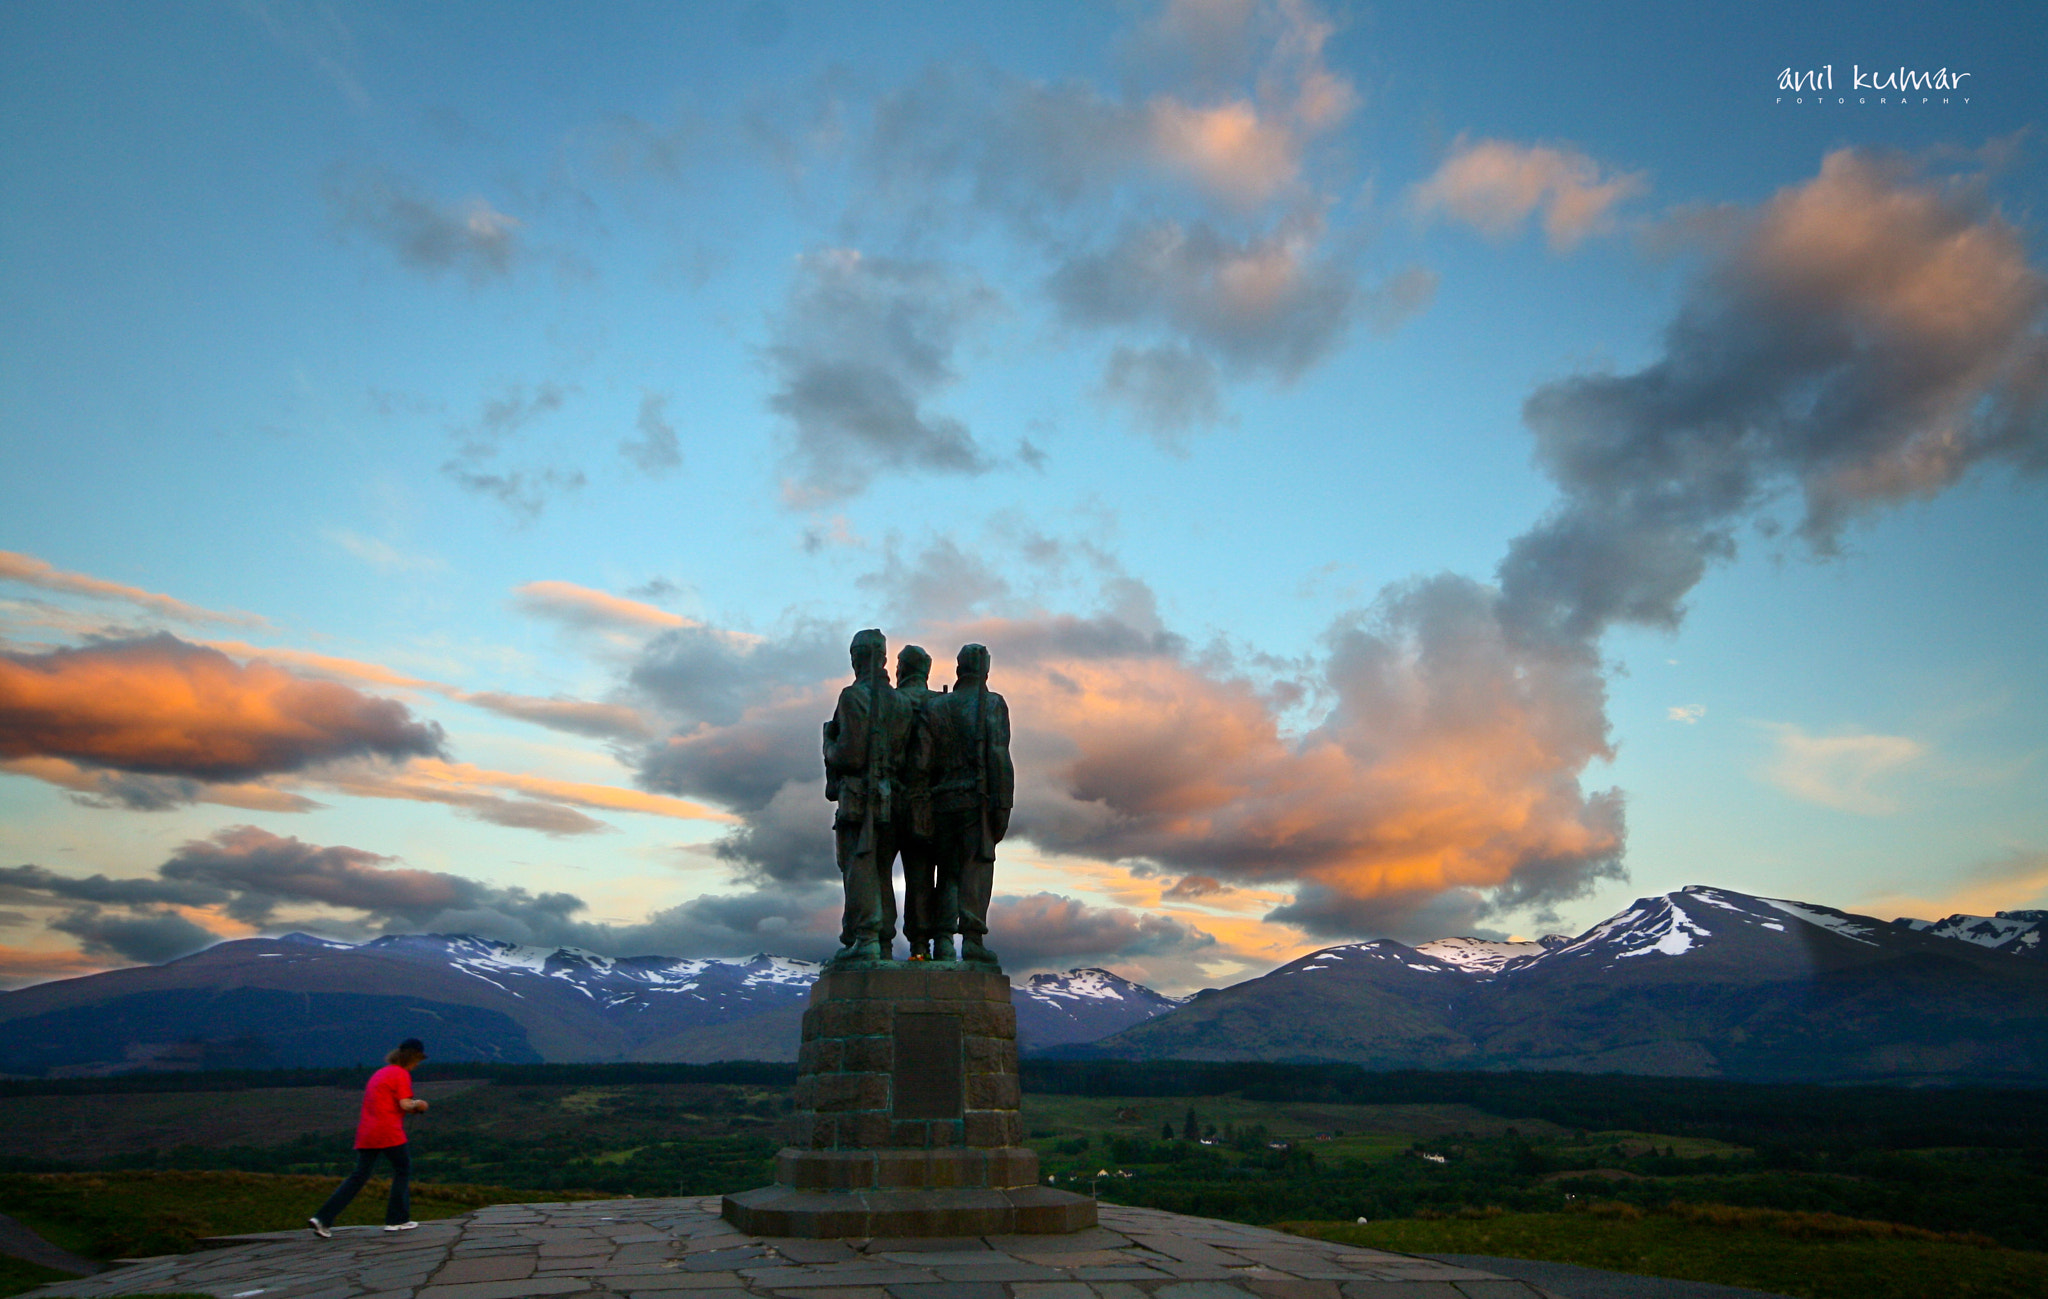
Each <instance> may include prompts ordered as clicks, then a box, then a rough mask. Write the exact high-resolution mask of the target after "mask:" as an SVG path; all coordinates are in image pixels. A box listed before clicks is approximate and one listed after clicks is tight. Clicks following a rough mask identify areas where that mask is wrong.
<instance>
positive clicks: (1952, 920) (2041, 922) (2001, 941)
mask: <svg viewBox="0 0 2048 1299" xmlns="http://www.w3.org/2000/svg"><path fill="white" fill-rule="evenodd" d="M1892 923H1893V924H1895V925H1897V926H1899V927H1900V928H1902V929H1911V930H1914V931H1915V932H1918V933H1922V934H1929V935H1932V936H1933V937H1935V938H1954V939H1958V940H1960V941H1962V942H1965V943H1975V944H1977V945H1978V946H1979V947H1989V948H1992V949H1993V950H1995V951H2001V952H2012V953H2015V954H2017V955H2023V956H2040V955H2044V954H2048V948H2044V947H2043V946H2042V943H2043V938H2044V935H2048V911H2000V912H1998V913H1997V914H1995V915H1989V916H1971V915H1963V914H1961V913H1958V914H1956V915H1952V916H1949V917H1948V918H1947V919H1945V920H1915V919H1912V918H1911V917H1909V916H1901V917H1899V918H1898V919H1897V920H1894V921H1892Z"/></svg>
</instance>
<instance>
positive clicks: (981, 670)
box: [953, 645, 988, 677]
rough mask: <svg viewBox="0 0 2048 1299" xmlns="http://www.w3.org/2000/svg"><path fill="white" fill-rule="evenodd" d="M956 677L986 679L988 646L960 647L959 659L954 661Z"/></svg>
mask: <svg viewBox="0 0 2048 1299" xmlns="http://www.w3.org/2000/svg"><path fill="white" fill-rule="evenodd" d="M953 671H954V674H955V675H956V676H963V677H986V676H987V675H988V646H986V645H962V646H961V647H960V657H959V658H958V659H956V660H955V661H954V666H953Z"/></svg>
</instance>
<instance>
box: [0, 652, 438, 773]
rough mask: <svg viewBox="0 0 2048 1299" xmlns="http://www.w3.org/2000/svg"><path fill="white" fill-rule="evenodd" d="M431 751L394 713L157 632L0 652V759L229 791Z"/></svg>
mask: <svg viewBox="0 0 2048 1299" xmlns="http://www.w3.org/2000/svg"><path fill="white" fill-rule="evenodd" d="M440 751H441V732H440V728H439V727H437V726H434V725H432V724H431V723H422V722H419V721H417V720H415V719H414V718H413V716H412V714H411V712H410V711H408V710H407V709H406V707H405V706H404V705H403V704H400V703H397V702H395V701H393V700H389V699H379V698H377V697H375V696H372V695H365V694H362V693H359V692H358V691H355V690H352V689H350V688H348V687H347V686H343V685H338V684H336V683H334V682H329V681H309V680H306V679H305V678H303V677H298V676H294V675H292V674H291V673H289V672H286V671H284V670H283V669H282V668H278V667H275V666H273V665H271V664H269V663H265V662H262V661H255V662H251V663H248V664H237V663H236V662H234V660H232V659H230V658H229V657H228V656H227V655H225V654H223V653H221V652H220V651H219V650H215V649H209V648H207V647H205V646H201V645H194V644H191V643H189V642H186V641H182V640H179V639H178V638H177V637H175V636H171V635H169V634H167V633H164V634H159V635H156V636H150V637H145V638H142V639H137V640H127V641H106V642H101V643H98V644H92V645H86V646H82V647H79V648H75V649H56V650H50V651H47V652H44V653H13V654H0V757H4V758H38V757H46V758H61V759H65V760H67V761H70V762H76V763H86V764H90V765H93V766H99V767H107V768H112V769H114V770H117V771H130V772H137V773H140V774H143V775H158V776H174V777H186V778H190V779H193V780H203V781H220V782H230V783H232V782H239V781H247V780H251V779H254V778H256V777H260V776H265V775H271V774H275V773H279V772H289V771H297V770H300V769H302V768H304V767H306V766H308V765H310V764H313V763H318V762H327V761H332V760H335V759H339V758H349V757H366V756H375V757H381V758H389V759H405V758H409V757H416V756H422V755H429V754H438V753H439V752H440Z"/></svg>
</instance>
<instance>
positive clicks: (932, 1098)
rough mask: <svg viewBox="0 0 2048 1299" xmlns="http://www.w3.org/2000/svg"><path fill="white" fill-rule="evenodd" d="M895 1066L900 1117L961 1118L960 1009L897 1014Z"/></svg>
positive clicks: (892, 1113)
mask: <svg viewBox="0 0 2048 1299" xmlns="http://www.w3.org/2000/svg"><path fill="white" fill-rule="evenodd" d="M895 1063H896V1067H895V1069H894V1070H893V1071H892V1074H891V1078H890V1082H891V1089H890V1090H891V1093H892V1095H893V1098H894V1102H893V1104H892V1106H891V1110H890V1116H891V1117H892V1118H898V1119H957V1118H959V1117H960V1112H961V1099H962V1092H963V1090H964V1089H963V1087H962V1086H961V1068H960V1017H959V1016H958V1015H916V1014H911V1015H906V1014H902V1013H900V1012H899V1013H898V1014H897V1015H896V1062H895Z"/></svg>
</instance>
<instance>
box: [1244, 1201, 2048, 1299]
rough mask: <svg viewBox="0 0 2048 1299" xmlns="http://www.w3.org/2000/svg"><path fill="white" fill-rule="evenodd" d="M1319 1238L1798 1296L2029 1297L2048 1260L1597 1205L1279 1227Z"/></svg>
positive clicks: (1755, 1215) (1761, 1219)
mask: <svg viewBox="0 0 2048 1299" xmlns="http://www.w3.org/2000/svg"><path fill="white" fill-rule="evenodd" d="M1283 1225H1284V1226H1285V1227H1286V1229H1287V1230H1289V1231H1293V1232H1295V1233H1297V1234H1299V1235H1304V1236H1314V1237H1316V1238H1317V1239H1320V1240H1332V1241H1339V1242H1341V1243H1343V1244H1347V1245H1365V1246H1368V1247H1370V1248H1373V1249H1391V1250H1397V1251H1400V1252H1402V1253H1407V1254H1478V1255H1488V1256H1493V1257H1497V1258H1533V1259H1543V1260H1546V1261H1548V1262H1553V1263H1576V1264H1578V1265H1579V1266H1581V1267H1597V1268H1603V1269H1606V1270H1608V1271H1613V1272H1629V1273H1634V1274H1636V1275H1639V1276H1661V1277H1676V1278H1679V1279H1681V1280H1688V1281H1711V1282H1714V1283H1716V1284H1719V1285H1736V1286H1747V1287H1749V1288H1751V1289H1757V1290H1766V1291H1770V1292H1771V1293H1774V1294H1783V1295H1792V1296H1796V1299H1927V1296H1929V1295H1941V1296H1944V1299H2034V1297H2035V1296H2038V1295H2039V1294H2040V1293H2041V1286H2042V1278H2043V1277H2044V1276H2048V1254H2042V1253H2035V1252H2032V1251H2023V1250H2015V1249H2001V1248H1999V1247H1998V1246H1996V1245H1994V1244H1992V1243H1991V1242H1990V1241H1989V1240H1986V1239H1983V1238H1981V1237H1980V1238H1970V1237H1967V1236H1957V1235H1943V1234H1941V1233H1937V1232H1928V1231H1919V1230H1916V1229H1914V1228H1910V1227H1901V1226H1899V1225H1898V1224H1896V1223H1889V1222H1870V1221H1866V1220H1862V1219H1856V1218H1844V1217H1840V1216H1838V1215H1834V1214H1812V1213H1782V1212H1776V1211H1771V1210H1758V1209H1735V1208H1730V1207H1727V1206H1724V1205H1681V1206H1673V1207H1671V1208H1668V1209H1663V1210H1657V1211H1653V1212H1650V1213H1644V1212H1643V1211H1641V1210H1639V1209H1636V1208H1634V1207H1632V1206H1628V1205H1619V1204H1612V1203H1602V1204H1595V1205H1592V1206H1589V1208H1587V1209H1586V1210H1582V1211H1579V1212H1573V1213H1523V1214H1510V1213H1502V1212H1500V1211H1498V1210H1495V1211H1492V1212H1488V1211H1485V1210H1477V1211H1471V1212H1468V1213H1466V1214H1462V1215H1459V1216H1456V1217H1451V1218H1438V1217H1431V1218H1420V1219H1409V1220H1403V1221H1394V1222H1374V1223H1366V1224H1359V1223H1334V1222H1326V1223H1300V1222H1295V1223H1286V1224H1283Z"/></svg>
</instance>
